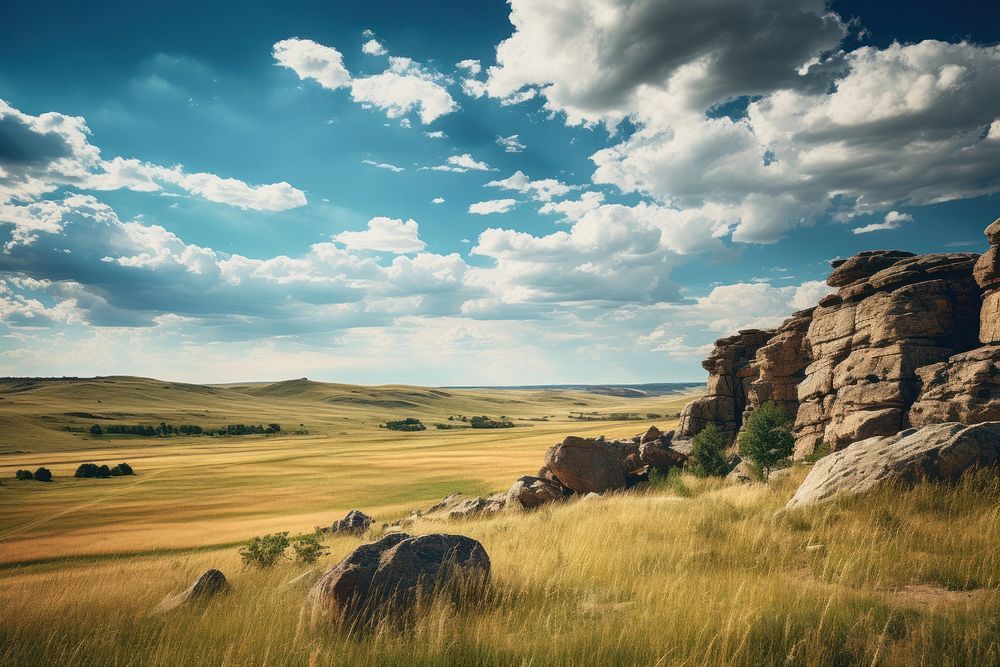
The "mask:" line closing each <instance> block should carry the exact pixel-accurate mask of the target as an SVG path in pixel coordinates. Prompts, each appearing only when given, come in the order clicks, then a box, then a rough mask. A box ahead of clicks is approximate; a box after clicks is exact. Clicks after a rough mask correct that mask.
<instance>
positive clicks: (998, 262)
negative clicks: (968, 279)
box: [972, 246, 1000, 289]
mask: <svg viewBox="0 0 1000 667" xmlns="http://www.w3.org/2000/svg"><path fill="white" fill-rule="evenodd" d="M972 276H973V277H974V278H975V279H976V283H977V284H978V285H979V286H980V287H982V288H983V289H996V288H1000V247H998V246H990V249H989V250H987V251H986V252H984V253H983V254H982V255H981V256H980V257H979V259H978V260H977V261H976V265H975V267H973V269H972Z"/></svg>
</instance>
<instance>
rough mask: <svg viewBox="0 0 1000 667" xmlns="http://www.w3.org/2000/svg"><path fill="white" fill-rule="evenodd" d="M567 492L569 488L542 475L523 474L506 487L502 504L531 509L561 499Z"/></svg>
mask: <svg viewBox="0 0 1000 667" xmlns="http://www.w3.org/2000/svg"><path fill="white" fill-rule="evenodd" d="M569 493H570V492H569V489H567V488H566V487H564V486H563V485H562V484H559V483H557V482H553V481H552V480H549V479H545V478H544V477H533V476H531V475H525V476H524V477H519V478H518V479H517V480H516V481H515V482H514V483H513V484H512V485H511V487H510V489H508V491H507V494H506V496H505V498H504V505H505V506H506V507H511V508H518V509H525V510H533V509H535V508H536V507H541V506H542V505H544V504H545V503H549V502H552V501H554V500H562V499H564V498H566V496H568V495H569Z"/></svg>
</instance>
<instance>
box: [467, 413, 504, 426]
mask: <svg viewBox="0 0 1000 667" xmlns="http://www.w3.org/2000/svg"><path fill="white" fill-rule="evenodd" d="M469 424H470V425H471V426H472V428H514V422H512V421H510V420H509V419H506V418H503V417H501V418H500V419H490V418H489V417H487V416H486V415H481V416H479V417H473V418H472V419H470V420H469Z"/></svg>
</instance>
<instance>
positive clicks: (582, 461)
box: [545, 435, 643, 493]
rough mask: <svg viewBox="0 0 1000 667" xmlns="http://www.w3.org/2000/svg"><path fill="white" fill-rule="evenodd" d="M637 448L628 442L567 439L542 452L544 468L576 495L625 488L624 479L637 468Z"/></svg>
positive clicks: (572, 437)
mask: <svg viewBox="0 0 1000 667" xmlns="http://www.w3.org/2000/svg"><path fill="white" fill-rule="evenodd" d="M642 466H643V464H642V463H641V462H640V460H639V445H638V443H636V442H634V441H632V440H604V439H601V438H579V437H577V436H575V435H571V436H568V437H567V438H566V439H565V440H563V441H562V442H561V443H559V444H557V445H555V446H553V447H550V448H549V449H548V451H546V452H545V467H546V468H548V469H549V470H550V471H552V473H553V474H554V475H555V476H556V477H557V478H558V479H559V481H560V482H561V483H562V484H563V486H565V487H566V488H568V489H570V490H571V491H574V492H576V493H589V492H590V491H593V492H595V493H603V492H604V491H608V490H609V489H622V488H625V477H626V475H628V474H629V473H631V472H633V471H635V470H637V469H639V468H641V467H642Z"/></svg>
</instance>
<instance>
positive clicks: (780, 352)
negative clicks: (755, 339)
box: [742, 308, 815, 421]
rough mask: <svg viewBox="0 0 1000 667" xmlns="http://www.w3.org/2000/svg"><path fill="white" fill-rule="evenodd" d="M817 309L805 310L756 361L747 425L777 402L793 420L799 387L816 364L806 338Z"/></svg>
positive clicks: (747, 409)
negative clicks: (754, 413)
mask: <svg viewBox="0 0 1000 667" xmlns="http://www.w3.org/2000/svg"><path fill="white" fill-rule="evenodd" d="M813 310H815V309H814V308H809V309H808V310H802V311H799V312H797V313H795V314H794V315H792V316H791V317H790V318H789V319H787V320H785V322H784V324H782V325H781V326H780V327H778V330H777V332H776V333H775V335H774V337H773V338H771V339H770V340H769V341H768V342H767V344H766V345H764V346H763V347H761V348H760V349H758V350H757V354H756V356H755V357H754V360H753V364H752V365H753V367H754V368H755V369H756V376H757V377H756V379H755V380H753V381H751V382H750V388H749V390H748V391H747V405H746V408H745V409H744V411H743V419H742V420H743V421H745V420H746V418H747V416H748V415H749V414H750V413H751V412H752V411H753V410H754V409H756V408H757V407H759V406H760V405H762V404H764V403H766V402H768V401H774V402H775V403H779V404H781V405H782V406H784V407H785V409H786V410H788V412H789V414H791V415H792V416H793V417H794V416H795V414H796V413H797V412H798V409H799V395H798V387H799V383H801V382H802V379H803V378H804V377H805V370H806V366H808V365H809V362H810V361H812V358H811V356H810V354H809V345H808V344H807V340H806V334H807V332H808V331H809V324H810V323H811V322H812V313H813Z"/></svg>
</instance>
